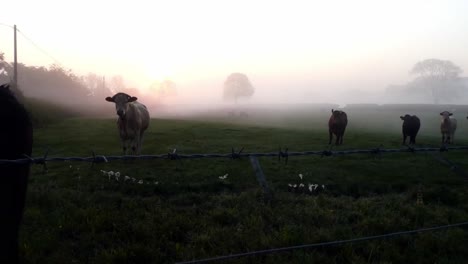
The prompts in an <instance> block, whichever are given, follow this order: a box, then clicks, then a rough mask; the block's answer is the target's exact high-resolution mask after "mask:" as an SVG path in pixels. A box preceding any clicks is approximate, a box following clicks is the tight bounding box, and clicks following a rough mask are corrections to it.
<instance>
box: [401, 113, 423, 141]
mask: <svg viewBox="0 0 468 264" xmlns="http://www.w3.org/2000/svg"><path fill="white" fill-rule="evenodd" d="M400 119H401V120H403V126H402V132H403V143H402V144H403V145H405V144H406V137H409V138H410V142H409V143H410V144H416V136H417V135H418V131H419V128H420V127H421V121H420V120H419V118H418V117H417V116H415V115H413V116H411V115H405V116H400Z"/></svg>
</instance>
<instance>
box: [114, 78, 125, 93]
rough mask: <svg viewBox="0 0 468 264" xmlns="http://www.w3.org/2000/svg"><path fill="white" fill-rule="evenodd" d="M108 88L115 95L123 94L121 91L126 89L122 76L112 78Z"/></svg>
mask: <svg viewBox="0 0 468 264" xmlns="http://www.w3.org/2000/svg"><path fill="white" fill-rule="evenodd" d="M110 88H111V90H112V91H113V92H115V93H118V92H123V90H125V89H127V87H126V85H125V81H124V78H123V77H122V75H115V76H112V78H111V80H110Z"/></svg>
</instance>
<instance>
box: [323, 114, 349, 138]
mask: <svg viewBox="0 0 468 264" xmlns="http://www.w3.org/2000/svg"><path fill="white" fill-rule="evenodd" d="M347 125H348V116H347V115H346V113H345V112H343V111H340V110H333V109H332V115H331V117H330V119H329V120H328V134H329V136H330V140H329V141H328V144H331V142H332V139H333V134H335V136H336V141H335V144H336V145H341V144H343V136H344V132H345V130H346V126H347Z"/></svg>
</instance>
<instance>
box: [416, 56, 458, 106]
mask: <svg viewBox="0 0 468 264" xmlns="http://www.w3.org/2000/svg"><path fill="white" fill-rule="evenodd" d="M461 73H462V69H461V68H460V67H458V66H457V65H455V64H454V63H453V62H451V61H448V60H439V59H426V60H423V61H420V62H418V63H416V64H415V65H414V66H413V68H412V69H411V71H410V74H413V75H416V78H415V80H414V81H413V82H412V83H410V84H409V88H410V89H416V90H417V89H422V90H427V89H429V92H430V95H431V97H432V100H433V102H434V103H436V104H437V103H439V102H440V100H441V99H443V100H450V99H451V98H455V97H456V96H457V94H458V93H459V91H460V89H463V88H464V85H463V82H461V81H460V74H461Z"/></svg>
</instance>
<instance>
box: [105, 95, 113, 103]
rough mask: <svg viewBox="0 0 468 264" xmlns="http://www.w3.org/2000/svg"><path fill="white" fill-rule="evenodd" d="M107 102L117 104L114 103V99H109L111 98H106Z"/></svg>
mask: <svg viewBox="0 0 468 264" xmlns="http://www.w3.org/2000/svg"><path fill="white" fill-rule="evenodd" d="M106 101H107V102H115V101H114V98H112V97H109V96H107V97H106Z"/></svg>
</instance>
